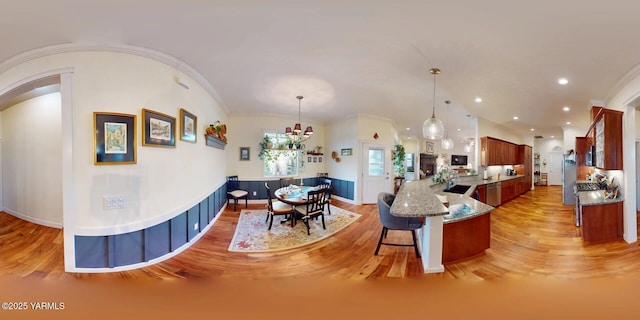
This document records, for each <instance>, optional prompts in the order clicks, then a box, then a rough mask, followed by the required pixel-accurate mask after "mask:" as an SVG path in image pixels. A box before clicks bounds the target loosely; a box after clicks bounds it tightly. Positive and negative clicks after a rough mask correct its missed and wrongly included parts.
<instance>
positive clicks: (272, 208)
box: [264, 182, 294, 230]
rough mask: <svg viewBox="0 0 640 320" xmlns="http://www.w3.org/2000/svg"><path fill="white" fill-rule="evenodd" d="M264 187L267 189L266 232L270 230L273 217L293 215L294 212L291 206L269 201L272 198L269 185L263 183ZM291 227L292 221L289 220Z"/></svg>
mask: <svg viewBox="0 0 640 320" xmlns="http://www.w3.org/2000/svg"><path fill="white" fill-rule="evenodd" d="M264 187H265V188H266V189H267V220H265V222H267V221H269V229H267V230H271V226H272V225H273V216H279V215H284V216H286V215H290V214H293V213H294V210H293V206H291V205H288V204H286V203H283V202H280V201H275V202H274V201H273V200H271V199H272V198H273V193H271V188H269V184H268V183H267V182H265V183H264ZM291 226H292V227H293V220H291Z"/></svg>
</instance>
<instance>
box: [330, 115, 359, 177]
mask: <svg viewBox="0 0 640 320" xmlns="http://www.w3.org/2000/svg"><path fill="white" fill-rule="evenodd" d="M326 139H327V145H326V147H325V150H324V154H325V158H326V159H325V161H326V164H325V166H326V168H327V172H328V173H329V176H330V177H335V178H339V179H344V180H348V181H356V178H357V177H358V174H357V172H358V168H359V162H358V160H357V159H358V157H359V156H360V144H359V143H358V119H357V117H354V118H349V119H345V120H342V121H338V122H334V123H331V124H328V125H327V133H326ZM349 148H351V149H353V152H352V155H351V156H342V155H341V154H340V150H341V149H349ZM332 152H336V153H337V157H339V158H340V162H337V161H336V160H334V159H332V158H331V153H332Z"/></svg>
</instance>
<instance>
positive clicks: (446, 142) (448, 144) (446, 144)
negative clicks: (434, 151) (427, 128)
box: [441, 100, 453, 150]
mask: <svg viewBox="0 0 640 320" xmlns="http://www.w3.org/2000/svg"><path fill="white" fill-rule="evenodd" d="M444 103H446V104H447V113H446V116H445V121H447V125H449V104H451V101H449V100H446V101H445V102H444ZM441 143H442V149H445V150H448V149H451V148H453V140H451V139H450V138H449V129H447V130H446V131H445V134H444V138H442V141H441Z"/></svg>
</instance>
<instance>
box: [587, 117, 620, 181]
mask: <svg viewBox="0 0 640 320" xmlns="http://www.w3.org/2000/svg"><path fill="white" fill-rule="evenodd" d="M591 127H592V129H593V128H595V135H594V143H595V146H596V167H597V168H599V169H603V170H622V112H620V111H616V110H609V109H602V110H600V112H598V115H597V116H596V118H595V120H594V122H593V124H592V125H591ZM590 131H591V130H590Z"/></svg>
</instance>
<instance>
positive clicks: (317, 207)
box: [294, 189, 326, 235]
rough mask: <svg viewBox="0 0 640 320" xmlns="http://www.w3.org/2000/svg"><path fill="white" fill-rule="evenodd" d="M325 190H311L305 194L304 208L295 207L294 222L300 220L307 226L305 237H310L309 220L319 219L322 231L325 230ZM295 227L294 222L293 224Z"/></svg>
mask: <svg viewBox="0 0 640 320" xmlns="http://www.w3.org/2000/svg"><path fill="white" fill-rule="evenodd" d="M325 192H326V190H323V189H317V190H311V191H309V192H307V203H306V205H304V206H296V207H295V210H296V214H294V219H295V220H302V222H304V224H305V225H306V226H307V235H311V231H310V229H311V227H310V225H309V223H310V222H309V220H311V219H313V218H316V217H321V218H322V229H326V226H325V223H324V206H325V202H324V193H325ZM294 225H295V222H294Z"/></svg>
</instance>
